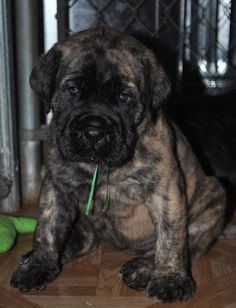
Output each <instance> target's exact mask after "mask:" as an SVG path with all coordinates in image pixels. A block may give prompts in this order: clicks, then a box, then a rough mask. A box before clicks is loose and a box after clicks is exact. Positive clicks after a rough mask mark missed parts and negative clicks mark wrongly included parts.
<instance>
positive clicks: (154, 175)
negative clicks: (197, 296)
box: [11, 28, 225, 302]
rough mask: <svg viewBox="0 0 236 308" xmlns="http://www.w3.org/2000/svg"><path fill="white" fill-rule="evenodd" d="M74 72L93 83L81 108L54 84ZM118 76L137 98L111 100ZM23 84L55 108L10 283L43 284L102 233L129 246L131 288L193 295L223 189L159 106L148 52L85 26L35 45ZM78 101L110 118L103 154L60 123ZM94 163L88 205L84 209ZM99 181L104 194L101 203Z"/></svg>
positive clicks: (216, 227) (155, 67)
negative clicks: (46, 46) (33, 206)
mask: <svg viewBox="0 0 236 308" xmlns="http://www.w3.org/2000/svg"><path fill="white" fill-rule="evenodd" d="M72 72H73V74H72ZM72 75H73V78H74V79H76V78H77V79H78V80H79V81H80V82H82V83H83V84H85V87H86V86H91V85H92V86H91V87H90V88H89V91H88V92H89V94H87V97H86V98H84V97H80V98H78V99H77V101H76V102H77V103H76V104H79V106H80V109H79V111H78V110H77V109H76V108H77V107H76V106H77V105H76V104H75V103H73V102H74V101H75V98H74V97H73V100H72V98H71V97H69V98H68V94H65V93H67V92H65V91H64V92H63V91H62V88H63V85H64V84H66V83H67V82H68V79H70V78H71V77H72ZM82 77H83V78H82ZM81 78H82V81H81ZM110 81H111V82H110ZM117 82H118V84H119V83H125V84H126V86H127V87H130V88H131V89H132V91H133V93H134V97H135V98H132V99H131V101H128V102H129V103H124V102H123V103H120V102H119V103H118V102H117V101H115V100H114V96H115V95H116V94H115V93H114V92H113V91H114V88H116V83H117ZM31 85H32V87H33V89H34V90H35V91H36V92H38V93H39V95H40V96H41V98H42V99H44V100H45V103H46V106H47V110H50V109H51V108H52V109H53V119H52V122H51V125H50V129H49V133H48V138H47V142H46V153H45V164H46V170H47V172H46V177H45V179H44V183H43V185H42V191H41V197H40V215H39V219H38V226H37V230H36V232H35V234H34V241H33V249H32V251H31V252H30V253H28V254H27V255H26V256H24V257H23V258H22V261H21V264H20V265H19V267H18V269H17V270H16V271H15V272H14V274H13V276H12V280H11V284H12V286H13V287H16V288H19V289H20V291H28V290H30V289H31V288H36V289H37V290H42V289H43V288H45V286H46V284H47V282H50V281H52V280H53V279H54V278H55V277H56V275H57V274H58V273H59V271H60V269H61V265H62V264H63V263H64V262H67V261H70V260H71V259H73V258H76V257H79V256H82V255H84V254H86V253H88V252H89V251H91V250H92V249H95V248H96V246H97V245H98V244H99V242H100V241H101V240H102V241H107V242H109V243H111V244H112V245H114V246H116V247H118V248H119V249H122V250H124V251H127V252H129V253H133V254H136V255H137V256H136V257H135V258H134V259H132V260H130V261H129V262H127V263H126V264H125V265H124V266H123V267H122V269H121V275H122V277H123V280H124V282H125V283H126V284H127V285H128V286H130V287H131V288H134V289H137V290H146V292H147V294H148V296H150V297H153V298H155V299H157V300H159V301H162V302H174V301H181V300H186V299H188V298H190V297H192V295H193V294H194V292H195V283H194V280H193V278H192V276H191V262H192V260H193V259H196V258H199V257H200V256H202V255H203V254H205V253H206V252H207V251H208V249H209V248H210V246H211V245H212V244H213V243H214V241H215V240H216V239H217V237H218V235H219V234H220V232H221V230H222V226H223V220H224V208H225V193H224V191H223V189H222V187H221V186H220V184H219V183H218V181H217V180H216V179H215V178H214V177H206V176H205V174H204V173H203V171H202V169H201V167H200V165H199V163H198V161H197V159H196V158H195V156H194V154H193V153H192V151H191V148H190V146H189V144H188V143H187V141H186V140H185V137H184V136H183V135H182V133H181V132H180V131H179V129H178V128H177V127H176V126H175V125H174V124H173V123H172V122H170V121H169V120H168V119H167V118H166V116H165V115H164V113H163V112H162V110H161V108H160V107H161V103H162V101H163V100H164V98H165V97H166V96H167V94H168V92H169V83H168V80H167V77H166V76H165V74H164V72H163V70H162V68H161V66H160V65H159V63H158V62H157V60H156V59H155V57H154V55H153V54H152V52H151V51H150V50H148V49H146V48H145V47H144V46H143V45H142V44H141V43H139V42H138V41H136V40H135V39H134V38H132V37H129V36H126V35H124V34H122V33H120V32H118V31H115V30H112V29H110V28H100V29H92V30H88V31H85V32H82V33H79V34H75V35H73V36H71V37H70V38H69V39H67V40H66V41H64V42H62V43H58V44H56V45H55V46H54V47H53V48H52V49H51V50H50V51H49V52H48V53H47V54H46V55H43V56H42V57H41V58H40V60H39V63H38V64H37V65H36V67H35V68H34V70H33V72H32V75H31ZM83 91H84V92H86V91H85V90H83ZM83 91H82V93H83ZM82 96H83V95H82ZM84 101H85V102H86V104H83V102H84ZM126 104H129V105H128V106H127V105H126ZM74 109H76V110H77V111H74ZM81 110H86V112H89V113H90V112H92V113H94V112H96V113H98V114H101V112H102V115H101V117H103V113H104V114H105V115H106V116H107V117H111V118H112V119H113V120H114V123H115V124H117V123H118V124H117V125H118V126H117V127H119V129H117V130H116V129H114V131H113V132H112V133H111V134H113V135H112V136H113V137H112V138H109V137H108V139H107V140H108V144H107V145H106V146H104V147H103V148H102V150H103V151H104V152H102V153H104V157H103V156H102V154H100V153H99V151H98V152H96V151H95V152H93V153H92V152H86V151H85V153H83V150H84V148H79V150H78V148H77V147H76V146H77V145H76V142H75V141H76V139H73V138H75V137H71V136H72V135H73V136H74V134H75V133H77V131H73V128H71V126H70V128H71V129H69V128H68V131H67V123H68V122H70V121H74V119H76V116H77V113H80V112H81ZM101 110H102V111H101ZM107 113H108V114H109V115H107ZM117 114H118V115H119V117H117ZM105 115H104V117H105ZM72 123H74V122H72ZM68 125H69V124H68ZM65 127H66V128H65ZM72 127H73V126H72ZM62 128H63V129H64V130H63V134H66V133H65V131H66V132H67V135H66V136H64V135H63V134H62V133H61V132H62ZM60 134H61V135H60ZM108 134H109V133H108ZM113 139H115V140H116V143H113ZM81 140H82V141H83V139H81ZM72 141H73V142H72ZM117 143H118V145H117ZM79 146H81V144H80V145H79ZM81 147H82V146H81ZM106 147H108V149H109V150H107V148H106ZM96 163H99V164H100V166H99V175H98V178H97V186H96V195H95V200H94V204H93V211H92V213H91V214H90V215H89V216H86V215H85V214H84V206H85V203H86V201H87V198H88V194H89V187H90V183H91V178H92V172H93V170H94V167H95V164H96ZM106 164H108V165H109V166H110V176H109V183H107V177H106ZM107 185H108V189H109V195H110V204H109V208H108V210H107V212H103V211H102V207H103V204H104V200H105V198H106V193H107Z"/></svg>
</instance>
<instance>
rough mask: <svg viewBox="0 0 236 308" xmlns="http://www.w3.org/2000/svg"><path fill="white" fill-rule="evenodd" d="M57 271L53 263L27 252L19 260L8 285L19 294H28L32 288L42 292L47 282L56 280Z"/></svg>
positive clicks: (57, 268)
mask: <svg viewBox="0 0 236 308" xmlns="http://www.w3.org/2000/svg"><path fill="white" fill-rule="evenodd" d="M59 271H60V270H59V267H58V266H57V264H55V263H54V262H52V261H51V262H50V261H49V260H48V259H40V258H39V257H38V256H37V255H34V254H33V253H32V252H29V253H27V254H26V255H24V256H23V257H22V258H21V261H20V265H19V267H18V268H17V269H16V271H15V272H14V273H13V275H12V278H11V282H10V283H11V286H12V287H14V288H18V289H19V290H20V292H28V291H29V290H30V289H32V288H35V289H36V290H37V291H42V290H44V289H45V287H46V285H47V283H48V282H50V281H52V280H54V279H55V278H56V276H57V274H58V273H59Z"/></svg>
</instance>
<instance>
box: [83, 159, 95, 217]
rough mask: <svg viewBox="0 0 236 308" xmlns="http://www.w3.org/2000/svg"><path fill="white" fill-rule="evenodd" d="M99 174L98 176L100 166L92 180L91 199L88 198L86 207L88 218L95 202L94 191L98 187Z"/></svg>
mask: <svg viewBox="0 0 236 308" xmlns="http://www.w3.org/2000/svg"><path fill="white" fill-rule="evenodd" d="M97 174H98V164H97V165H96V167H95V169H94V172H93V179H92V183H91V188H90V193H89V198H88V202H87V204H86V207H85V215H86V216H88V215H89V212H90V210H91V208H92V201H93V197H94V190H95V186H96V180H97Z"/></svg>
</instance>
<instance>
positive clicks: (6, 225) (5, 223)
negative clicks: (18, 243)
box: [0, 215, 37, 253]
mask: <svg viewBox="0 0 236 308" xmlns="http://www.w3.org/2000/svg"><path fill="white" fill-rule="evenodd" d="M36 225H37V220H36V219H34V218H27V217H15V216H8V215H0V253H2V252H6V251H8V250H10V249H11V248H12V246H13V245H14V243H15V240H16V235H17V233H30V232H34V230H35V228H36Z"/></svg>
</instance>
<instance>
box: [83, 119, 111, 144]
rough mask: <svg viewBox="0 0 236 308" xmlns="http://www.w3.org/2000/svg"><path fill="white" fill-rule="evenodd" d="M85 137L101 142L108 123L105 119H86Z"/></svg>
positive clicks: (84, 121)
mask: <svg viewBox="0 0 236 308" xmlns="http://www.w3.org/2000/svg"><path fill="white" fill-rule="evenodd" d="M83 123H84V129H85V132H84V134H85V137H86V138H87V139H93V140H99V139H102V138H103V136H104V131H105V127H106V122H105V121H104V119H103V118H101V117H97V116H89V117H86V118H84V120H83Z"/></svg>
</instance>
